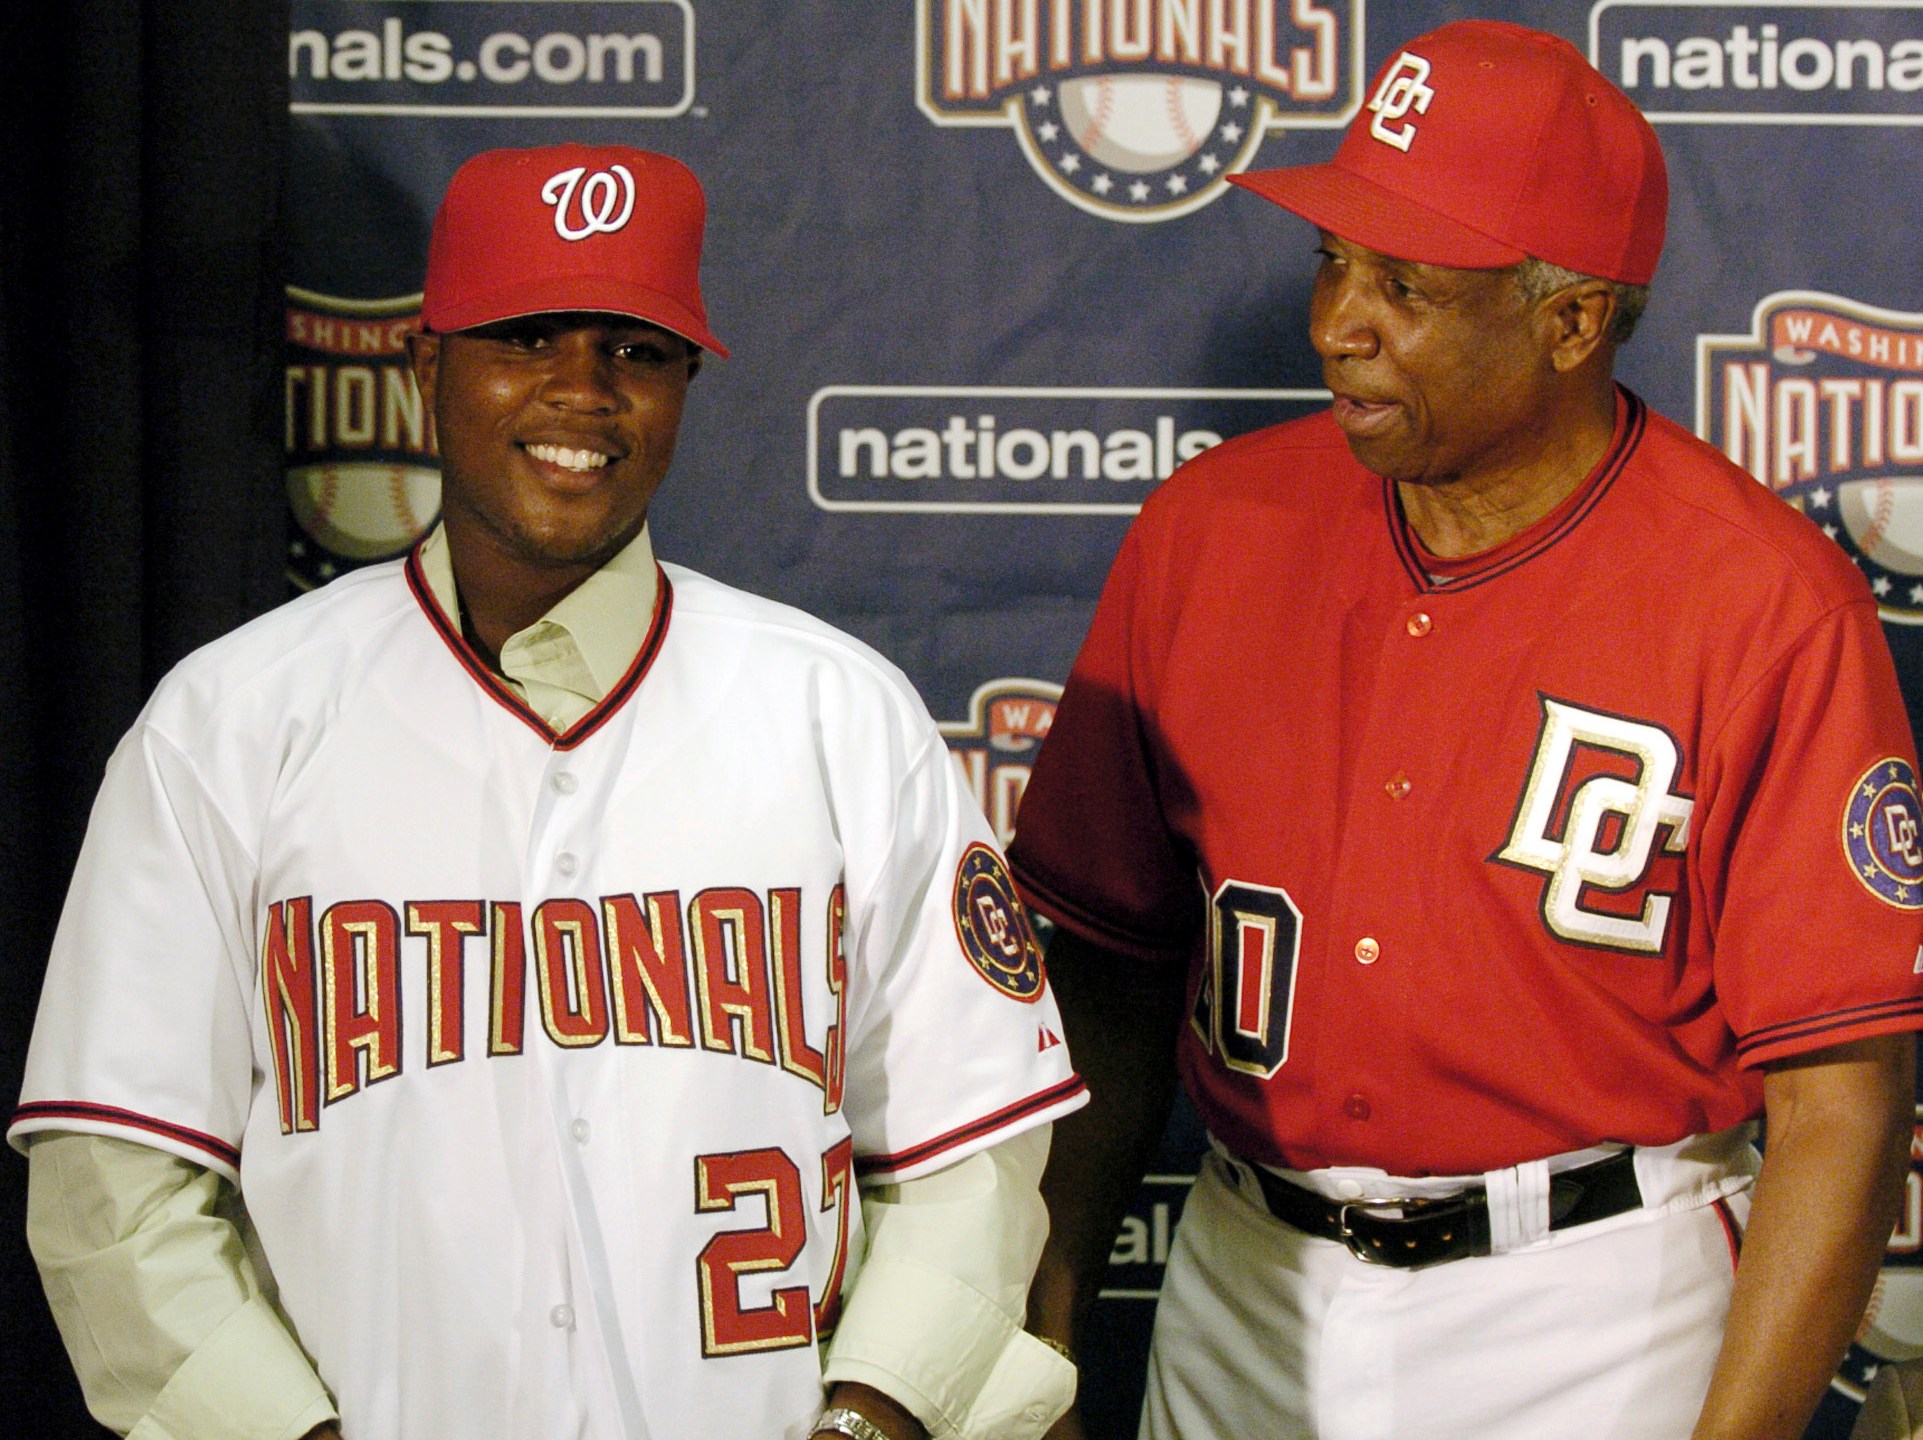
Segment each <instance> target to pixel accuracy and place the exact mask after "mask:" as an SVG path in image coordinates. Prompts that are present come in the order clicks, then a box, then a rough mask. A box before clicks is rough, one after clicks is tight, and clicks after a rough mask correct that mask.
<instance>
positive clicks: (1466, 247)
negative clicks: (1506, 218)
mask: <svg viewBox="0 0 1923 1440" xmlns="http://www.w3.org/2000/svg"><path fill="white" fill-rule="evenodd" d="M1228 178H1229V182H1230V183H1231V184H1234V185H1240V186H1241V187H1242V188H1243V189H1244V190H1250V191H1253V192H1254V193H1255V194H1257V195H1260V196H1261V197H1262V198H1263V199H1264V200H1270V201H1273V202H1274V203H1275V204H1277V205H1280V206H1281V207H1282V208H1283V209H1284V210H1291V211H1294V212H1295V213H1296V214H1297V215H1300V216H1301V217H1302V218H1303V219H1304V220H1307V221H1308V222H1309V223H1310V224H1312V225H1314V226H1316V227H1317V228H1318V229H1322V230H1326V231H1328V232H1329V233H1330V234H1331V235H1339V236H1340V237H1341V238H1342V239H1344V240H1347V241H1350V242H1352V243H1353V244H1356V245H1362V246H1365V247H1367V248H1368V249H1370V250H1374V251H1376V252H1377V253H1378V254H1382V255H1393V256H1394V257H1395V258H1396V259H1398V260H1413V261H1415V262H1416V263H1418V264H1421V265H1447V266H1450V267H1452V268H1454V269H1457V270H1500V269H1502V268H1503V267H1505V266H1508V265H1519V264H1521V263H1522V262H1523V261H1524V260H1526V259H1527V258H1528V256H1527V255H1526V254H1525V253H1524V252H1523V251H1521V250H1518V249H1516V247H1515V246H1513V245H1505V244H1503V243H1502V242H1501V241H1499V240H1492V239H1490V238H1489V237H1488V236H1487V235H1484V234H1483V233H1482V232H1481V231H1479V230H1472V229H1470V228H1469V227H1468V226H1467V225H1464V224H1463V223H1461V222H1460V221H1458V220H1451V219H1449V218H1448V217H1447V216H1446V215H1439V214H1437V213H1436V212H1435V211H1434V210H1431V209H1430V208H1429V207H1428V206H1426V205H1421V204H1418V203H1417V202H1416V201H1414V200H1411V199H1410V198H1409V197H1408V196H1406V195H1398V194H1397V193H1396V192H1395V191H1393V190H1390V189H1387V188H1386V187H1384V186H1381V185H1378V184H1377V183H1376V182H1375V181H1373V180H1366V179H1364V178H1363V177H1362V176H1360V175H1357V174H1356V173H1355V172H1354V171H1353V170H1348V169H1345V168H1343V167H1342V166H1339V165H1292V166H1289V167H1287V168H1285V169H1280V170H1251V171H1249V172H1248V173H1246V174H1242V175H1231V176H1229V177H1228Z"/></svg>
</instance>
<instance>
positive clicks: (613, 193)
mask: <svg viewBox="0 0 1923 1440" xmlns="http://www.w3.org/2000/svg"><path fill="white" fill-rule="evenodd" d="M583 175H587V167H586V166H585V165H576V166H575V167H574V168H573V169H572V170H563V171H562V172H561V173H560V174H558V175H556V176H554V177H553V178H552V179H550V180H549V181H548V183H547V184H545V185H543V186H542V187H541V198H542V199H543V200H545V201H547V203H548V204H550V205H552V206H553V207H554V233H555V234H557V235H559V236H560V237H561V238H562V239H563V240H585V239H587V238H588V236H590V235H596V234H601V233H610V234H611V233H612V232H614V231H616V230H619V229H620V228H621V227H622V226H623V225H625V224H627V223H628V219H629V217H630V216H632V215H633V214H634V175H633V174H632V173H631V172H630V171H629V169H628V167H627V166H625V165H610V166H609V167H608V168H607V169H606V170H597V171H595V172H594V173H593V174H592V175H588V178H587V183H586V184H583V183H582V181H581V177H582V176H583ZM577 187H578V190H579V195H580V204H579V206H578V207H576V206H575V203H574V202H575V196H576V191H577ZM570 208H573V210H574V213H575V214H577V215H578V216H579V217H580V219H579V221H578V223H577V222H574V221H571V220H569V218H568V213H569V210H570Z"/></svg>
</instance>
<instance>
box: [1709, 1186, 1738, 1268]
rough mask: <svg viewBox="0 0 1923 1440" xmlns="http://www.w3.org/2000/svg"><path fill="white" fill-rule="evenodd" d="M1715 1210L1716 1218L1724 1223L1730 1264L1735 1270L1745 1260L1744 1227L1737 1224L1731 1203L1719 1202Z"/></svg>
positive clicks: (1724, 1236)
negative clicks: (1730, 1206)
mask: <svg viewBox="0 0 1923 1440" xmlns="http://www.w3.org/2000/svg"><path fill="white" fill-rule="evenodd" d="M1715 1210H1716V1218H1717V1219H1718V1220H1720V1221H1722V1222H1723V1239H1725V1240H1726V1241H1728V1242H1729V1264H1730V1268H1731V1269H1732V1270H1733V1269H1735V1268H1736V1266H1737V1265H1739V1264H1741V1263H1742V1259H1743V1227H1742V1226H1740V1225H1738V1224H1737V1223H1736V1214H1735V1212H1734V1211H1733V1210H1731V1209H1730V1208H1729V1201H1727V1200H1718V1201H1717V1202H1716V1205H1715Z"/></svg>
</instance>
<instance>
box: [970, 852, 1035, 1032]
mask: <svg viewBox="0 0 1923 1440" xmlns="http://www.w3.org/2000/svg"><path fill="white" fill-rule="evenodd" d="M955 934H956V935H957V936H958V937H959V938H960V940H961V945H962V951H963V953H964V954H966V955H967V956H968V959H969V961H970V963H972V964H973V965H974V967H975V968H976V970H978V971H980V972H981V977H982V978H983V979H984V980H986V981H987V982H988V983H989V984H990V985H993V986H994V987H995V988H996V989H997V990H999V991H1001V992H1002V994H1004V995H1008V996H1011V997H1013V998H1014V999H1016V1000H1020V1001H1023V1002H1024V1003H1032V1002H1033V1001H1036V1000H1039V999H1040V998H1041V994H1042V983H1043V982H1042V948H1041V946H1040V945H1038V944H1036V943H1035V932H1034V931H1033V930H1031V929H1030V928H1029V925H1028V917H1027V915H1025V914H1024V913H1023V912H1022V906H1021V902H1020V901H1019V900H1017V899H1016V898H1015V885H1014V882H1013V881H1012V880H1010V879H1009V878H1008V867H1007V866H1005V865H1003V864H1002V857H1001V856H999V855H997V854H996V853H995V852H994V850H992V849H991V848H989V847H988V846H986V845H983V844H981V843H980V842H979V841H978V842H977V843H975V844H973V845H970V846H969V847H968V850H967V853H966V854H964V855H963V856H962V862H961V866H960V867H959V868H958V869H957V870H956V872H955Z"/></svg>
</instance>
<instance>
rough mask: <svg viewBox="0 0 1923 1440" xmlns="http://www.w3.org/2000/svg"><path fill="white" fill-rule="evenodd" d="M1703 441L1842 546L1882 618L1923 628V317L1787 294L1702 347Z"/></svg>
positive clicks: (1699, 427) (1699, 418) (1699, 407)
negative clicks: (1743, 327) (1744, 331)
mask: <svg viewBox="0 0 1923 1440" xmlns="http://www.w3.org/2000/svg"><path fill="white" fill-rule="evenodd" d="M1696 433H1697V434H1699V435H1701V436H1702V437H1703V438H1704V439H1705V440H1708V441H1709V442H1710V443H1711V444H1713V445H1716V446H1718V447H1719V448H1720V449H1721V450H1722V451H1723V453H1724V454H1725V455H1727V456H1729V457H1730V459H1732V460H1734V461H1735V462H1736V463H1737V464H1738V465H1741V466H1742V467H1743V468H1744V469H1746V470H1748V471H1749V472H1750V473H1751V474H1752V475H1754V476H1755V477H1756V478H1757V479H1758V480H1761V481H1762V482H1763V483H1764V484H1765V485H1767V486H1769V487H1770V489H1772V490H1774V491H1775V492H1776V493H1777V494H1779V495H1781V496H1782V497H1783V499H1785V500H1787V501H1788V502H1789V503H1790V504H1792V505H1794V506H1795V507H1796V508H1797V509H1799V510H1801V511H1802V512H1803V513H1804V514H1806V515H1808V516H1809V517H1810V519H1812V520H1814V521H1815V522H1816V523H1817V524H1818V525H1820V526H1822V527H1823V532H1824V533H1825V534H1826V535H1828V536H1829V537H1830V538H1831V539H1832V540H1834V541H1836V543H1837V544H1838V545H1841V546H1842V547H1843V549H1844V550H1845V551H1846V552H1848V554H1849V555H1850V557H1851V558H1852V559H1853V560H1855V561H1856V563H1857V565H1858V566H1859V567H1860V568H1861V569H1862V571H1863V573H1864V574H1865V575H1866V576H1867V577H1868V578H1869V582H1870V589H1871V590H1873V591H1874V592H1875V593H1876V602H1877V605H1878V607H1879V608H1880V609H1881V611H1882V614H1883V618H1884V619H1885V620H1888V621H1892V622H1895V623H1897V624H1901V625H1923V315H1919V314H1910V313H1905V312H1903V311H1898V310H1880V309H1877V308H1876V307H1875V306H1871V305H1862V304H1858V303H1857V302H1855V301H1853V300H1846V299H1843V298H1841V297H1840V296H1836V295H1826V294H1821V293H1818V292H1814V291H1800V290H1791V291H1781V292H1779V293H1777V294H1774V295H1770V296H1767V297H1765V298H1764V299H1763V300H1762V302H1761V303H1759V304H1758V305H1757V307H1756V310H1755V314H1754V316H1753V318H1752V323H1751V333H1749V334H1748V335H1702V336H1698V337H1697V341H1696Z"/></svg>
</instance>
